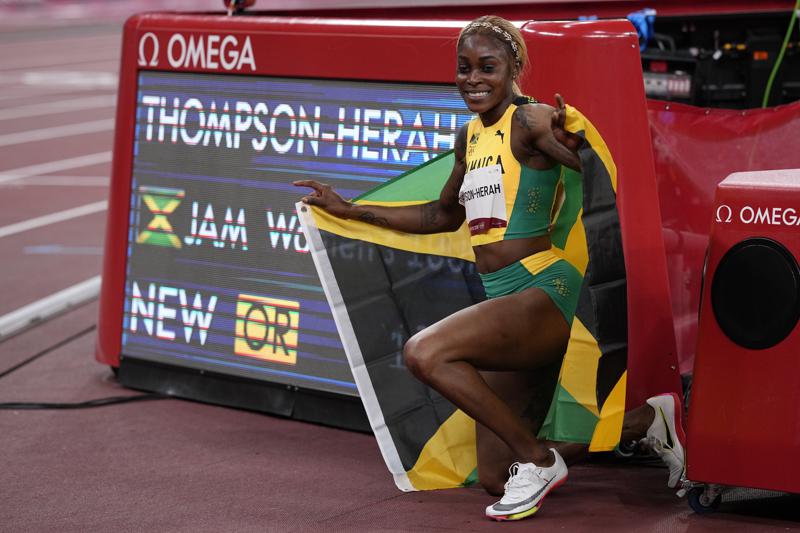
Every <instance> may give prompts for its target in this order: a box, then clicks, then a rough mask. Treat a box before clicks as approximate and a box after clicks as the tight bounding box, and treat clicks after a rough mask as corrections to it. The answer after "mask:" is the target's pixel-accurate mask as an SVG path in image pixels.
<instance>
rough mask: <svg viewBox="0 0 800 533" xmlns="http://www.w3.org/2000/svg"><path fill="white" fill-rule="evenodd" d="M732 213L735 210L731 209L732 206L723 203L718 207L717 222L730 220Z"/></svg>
mask: <svg viewBox="0 0 800 533" xmlns="http://www.w3.org/2000/svg"><path fill="white" fill-rule="evenodd" d="M732 214H733V211H732V210H731V208H730V206H727V205H725V204H722V205H721V206H719V207H718V208H717V222H725V223H728V222H730V221H731V215H732Z"/></svg>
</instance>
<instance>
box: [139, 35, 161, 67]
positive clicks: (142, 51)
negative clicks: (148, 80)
mask: <svg viewBox="0 0 800 533" xmlns="http://www.w3.org/2000/svg"><path fill="white" fill-rule="evenodd" d="M147 41H153V55H152V56H150V61H149V62H148V61H147V58H146V57H145V44H146V43H147ZM139 66H140V67H157V66H158V37H156V36H155V34H154V33H152V32H147V33H145V34H144V35H142V36H141V38H140V39H139Z"/></svg>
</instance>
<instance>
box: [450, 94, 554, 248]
mask: <svg viewBox="0 0 800 533" xmlns="http://www.w3.org/2000/svg"><path fill="white" fill-rule="evenodd" d="M529 101H530V100H529V99H528V98H526V97H520V98H517V99H516V100H515V101H514V103H512V104H511V105H509V106H508V109H507V110H506V112H505V113H504V114H503V116H502V117H501V118H500V120H498V121H497V122H496V123H495V124H492V125H491V126H484V125H483V123H482V122H481V119H480V118H474V119H473V120H472V121H471V122H470V123H469V125H468V126H467V154H466V161H465V162H466V174H465V175H464V182H463V183H462V185H461V190H459V192H458V201H459V203H460V204H461V205H463V206H464V208H465V209H466V212H467V223H468V225H469V232H470V235H471V238H470V242H471V244H472V246H480V245H482V244H489V243H493V242H497V241H503V240H507V239H522V238H525V237H535V236H538V235H544V234H546V233H547V232H548V231H549V228H550V223H551V218H550V217H551V215H552V209H553V203H554V201H555V195H556V190H557V189H558V183H559V180H561V176H562V171H563V167H562V166H561V165H558V164H557V165H556V166H554V167H553V168H551V169H548V170H536V169H533V168H530V167H527V166H525V165H522V164H521V163H520V162H519V161H517V159H516V158H515V157H514V154H512V153H511V121H512V116H513V115H514V110H515V109H517V107H518V106H519V105H524V104H525V103H527V102H529Z"/></svg>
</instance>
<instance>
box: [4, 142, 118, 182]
mask: <svg viewBox="0 0 800 533" xmlns="http://www.w3.org/2000/svg"><path fill="white" fill-rule="evenodd" d="M110 161H111V151H110V150H109V151H107V152H98V153H96V154H89V155H81V156H78V157H70V158H68V159H59V160H57V161H49V162H47V163H39V164H38V165H30V166H27V167H20V168H15V169H12V170H8V171H6V172H2V173H0V183H6V182H9V181H14V180H21V179H25V178H30V177H32V176H41V175H42V174H50V173H51V172H62V171H64V170H69V169H73V168H81V167H90V166H92V165H99V164H100V163H108V162H110Z"/></svg>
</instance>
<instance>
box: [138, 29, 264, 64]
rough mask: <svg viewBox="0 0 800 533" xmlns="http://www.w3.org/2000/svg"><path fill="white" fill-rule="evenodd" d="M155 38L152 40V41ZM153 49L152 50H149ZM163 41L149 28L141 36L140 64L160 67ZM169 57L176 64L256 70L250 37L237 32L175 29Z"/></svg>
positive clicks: (170, 43) (168, 49)
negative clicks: (199, 32) (196, 32)
mask: <svg viewBox="0 0 800 533" xmlns="http://www.w3.org/2000/svg"><path fill="white" fill-rule="evenodd" d="M151 42H152V44H150V43H151ZM148 52H149V53H148ZM160 52H161V45H160V43H159V40H158V37H157V36H156V35H155V34H154V33H152V32H147V33H145V34H144V35H142V36H141V37H140V38H139V61H138V63H139V66H140V67H156V66H158V63H159V54H160ZM166 59H167V61H168V62H169V64H170V66H171V67H172V68H176V69H181V68H201V69H222V70H242V67H244V66H248V67H250V70H251V71H255V70H256V60H255V56H254V55H253V45H252V43H251V42H250V37H249V36H245V38H244V39H243V40H242V39H241V37H239V38H237V36H235V35H217V34H209V35H197V36H195V35H189V36H188V37H187V36H185V35H183V34H181V33H173V34H172V35H171V36H170V38H169V40H168V41H167V44H166Z"/></svg>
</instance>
